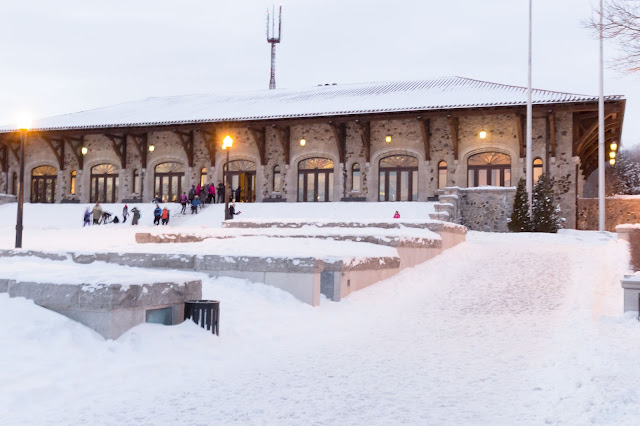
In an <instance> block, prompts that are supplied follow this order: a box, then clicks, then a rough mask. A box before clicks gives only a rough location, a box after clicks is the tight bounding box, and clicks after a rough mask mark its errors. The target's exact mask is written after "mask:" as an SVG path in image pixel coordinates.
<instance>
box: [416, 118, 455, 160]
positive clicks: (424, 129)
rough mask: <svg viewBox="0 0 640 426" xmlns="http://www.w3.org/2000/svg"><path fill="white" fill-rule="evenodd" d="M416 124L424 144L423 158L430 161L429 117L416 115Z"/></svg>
mask: <svg viewBox="0 0 640 426" xmlns="http://www.w3.org/2000/svg"><path fill="white" fill-rule="evenodd" d="M418 125H419V126H420V134H421V135H422V145H423V146H424V160H425V161H431V119H429V118H422V117H418ZM456 157H457V156H456Z"/></svg>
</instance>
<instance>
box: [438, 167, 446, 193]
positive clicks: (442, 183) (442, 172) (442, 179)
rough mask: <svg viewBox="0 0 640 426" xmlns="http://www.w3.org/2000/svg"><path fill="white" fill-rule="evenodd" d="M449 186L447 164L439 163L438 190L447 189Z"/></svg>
mask: <svg viewBox="0 0 640 426" xmlns="http://www.w3.org/2000/svg"><path fill="white" fill-rule="evenodd" d="M446 186H447V162H446V161H441V162H439V163H438V189H442V188H445V187H446Z"/></svg>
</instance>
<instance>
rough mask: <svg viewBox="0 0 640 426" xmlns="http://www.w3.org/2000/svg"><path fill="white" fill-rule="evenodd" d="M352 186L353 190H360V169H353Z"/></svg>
mask: <svg viewBox="0 0 640 426" xmlns="http://www.w3.org/2000/svg"><path fill="white" fill-rule="evenodd" d="M352 187H353V191H355V192H360V170H354V171H353V182H352Z"/></svg>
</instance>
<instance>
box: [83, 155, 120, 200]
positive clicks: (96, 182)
mask: <svg viewBox="0 0 640 426" xmlns="http://www.w3.org/2000/svg"><path fill="white" fill-rule="evenodd" d="M118 180H119V178H118V168H117V167H116V166H114V165H113V164H98V165H97V166H93V167H92V168H91V192H90V194H91V196H90V197H89V200H90V202H92V203H95V202H96V201H99V202H101V203H116V202H118Z"/></svg>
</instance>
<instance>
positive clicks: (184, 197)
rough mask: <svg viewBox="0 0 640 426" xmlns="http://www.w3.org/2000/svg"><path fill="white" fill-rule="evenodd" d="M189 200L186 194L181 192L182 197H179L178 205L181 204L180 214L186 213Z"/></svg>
mask: <svg viewBox="0 0 640 426" xmlns="http://www.w3.org/2000/svg"><path fill="white" fill-rule="evenodd" d="M188 199H189V197H187V193H186V192H183V193H182V196H181V197H180V204H182V212H181V213H182V214H186V213H187V200H188Z"/></svg>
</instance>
